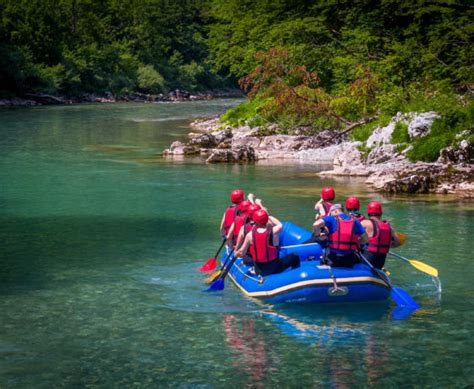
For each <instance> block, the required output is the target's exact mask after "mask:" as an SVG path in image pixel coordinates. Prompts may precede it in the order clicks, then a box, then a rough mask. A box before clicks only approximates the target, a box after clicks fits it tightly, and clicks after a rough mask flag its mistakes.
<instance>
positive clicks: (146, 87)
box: [137, 64, 165, 93]
mask: <svg viewBox="0 0 474 389" xmlns="http://www.w3.org/2000/svg"><path fill="white" fill-rule="evenodd" d="M137 78H138V87H139V88H140V89H141V90H142V91H143V92H146V93H160V92H164V91H165V79H164V78H163V76H162V75H161V74H160V73H158V72H157V71H156V70H155V68H154V67H153V65H143V64H142V65H140V66H139V67H138V72H137Z"/></svg>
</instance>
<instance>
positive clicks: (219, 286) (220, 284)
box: [206, 250, 238, 292]
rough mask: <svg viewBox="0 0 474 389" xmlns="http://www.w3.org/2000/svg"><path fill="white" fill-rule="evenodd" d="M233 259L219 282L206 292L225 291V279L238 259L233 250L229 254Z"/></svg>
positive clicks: (214, 283)
mask: <svg viewBox="0 0 474 389" xmlns="http://www.w3.org/2000/svg"><path fill="white" fill-rule="evenodd" d="M231 256H233V257H232V260H231V261H230V263H229V265H227V266H226V268H225V270H224V272H223V273H222V274H221V276H220V277H219V278H218V279H217V281H214V282H213V283H212V284H211V286H210V287H209V288H207V290H206V292H215V291H218V290H224V279H225V278H226V276H227V274H228V273H229V270H230V269H231V268H232V266H233V265H234V263H235V260H236V259H237V258H238V257H236V256H235V255H234V250H232V251H231V252H230V254H229V258H230V257H231Z"/></svg>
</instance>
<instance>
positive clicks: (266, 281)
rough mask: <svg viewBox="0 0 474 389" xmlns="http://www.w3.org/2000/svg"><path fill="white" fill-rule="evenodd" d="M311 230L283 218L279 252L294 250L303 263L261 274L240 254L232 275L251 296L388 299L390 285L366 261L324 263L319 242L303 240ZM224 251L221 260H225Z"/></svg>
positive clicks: (333, 300)
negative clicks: (334, 265)
mask: <svg viewBox="0 0 474 389" xmlns="http://www.w3.org/2000/svg"><path fill="white" fill-rule="evenodd" d="M310 236H311V233H310V232H309V231H307V230H305V229H303V228H301V227H299V226H297V225H295V224H293V223H290V222H284V223H283V231H282V233H281V235H280V256H284V255H287V254H290V253H295V254H298V255H299V256H300V259H301V267H300V268H298V269H291V268H290V269H287V270H285V271H284V272H282V273H279V274H272V275H270V276H265V277H260V276H258V275H256V274H255V273H254V271H253V268H252V267H250V266H247V265H245V264H244V263H243V260H242V259H241V258H237V259H236V261H235V263H234V265H233V266H232V268H231V270H230V271H229V277H230V278H231V279H232V281H233V282H234V284H235V285H236V286H237V287H238V288H239V289H240V290H241V291H242V293H244V294H245V295H246V296H248V297H253V298H258V299H262V300H264V301H266V302H269V303H344V302H363V301H380V300H386V299H387V298H388V297H389V296H390V287H389V286H388V285H387V283H386V282H385V281H383V280H382V279H380V278H379V277H378V276H376V275H374V274H373V272H372V271H371V269H370V268H369V267H368V266H367V265H365V264H357V265H355V266H354V267H352V268H331V267H329V266H326V265H321V263H320V256H321V253H322V250H321V247H320V246H319V244H317V243H314V244H306V245H302V242H304V241H306V240H307V239H309V237H310ZM227 257H228V253H224V254H223V256H222V261H223V262H224V261H226V260H227V259H229V261H230V259H231V258H227Z"/></svg>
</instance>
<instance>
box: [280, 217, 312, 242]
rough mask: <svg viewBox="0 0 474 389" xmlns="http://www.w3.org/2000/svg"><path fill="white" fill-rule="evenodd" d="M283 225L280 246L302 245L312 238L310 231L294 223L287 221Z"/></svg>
mask: <svg viewBox="0 0 474 389" xmlns="http://www.w3.org/2000/svg"><path fill="white" fill-rule="evenodd" d="M282 224H283V230H282V232H281V233H280V246H292V245H296V244H302V243H304V242H306V241H307V240H308V239H309V238H311V236H312V234H311V232H310V231H308V230H306V229H304V228H302V227H300V226H298V225H296V224H294V223H292V222H288V221H285V222H282Z"/></svg>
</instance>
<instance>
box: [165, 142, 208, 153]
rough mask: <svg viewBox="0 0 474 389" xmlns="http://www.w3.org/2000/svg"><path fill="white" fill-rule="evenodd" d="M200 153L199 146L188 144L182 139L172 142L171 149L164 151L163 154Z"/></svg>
mask: <svg viewBox="0 0 474 389" xmlns="http://www.w3.org/2000/svg"><path fill="white" fill-rule="evenodd" d="M194 154H199V148H197V147H194V146H190V145H186V144H184V143H182V142H180V141H176V142H173V143H171V146H170V148H169V149H166V150H165V151H163V155H194Z"/></svg>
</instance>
